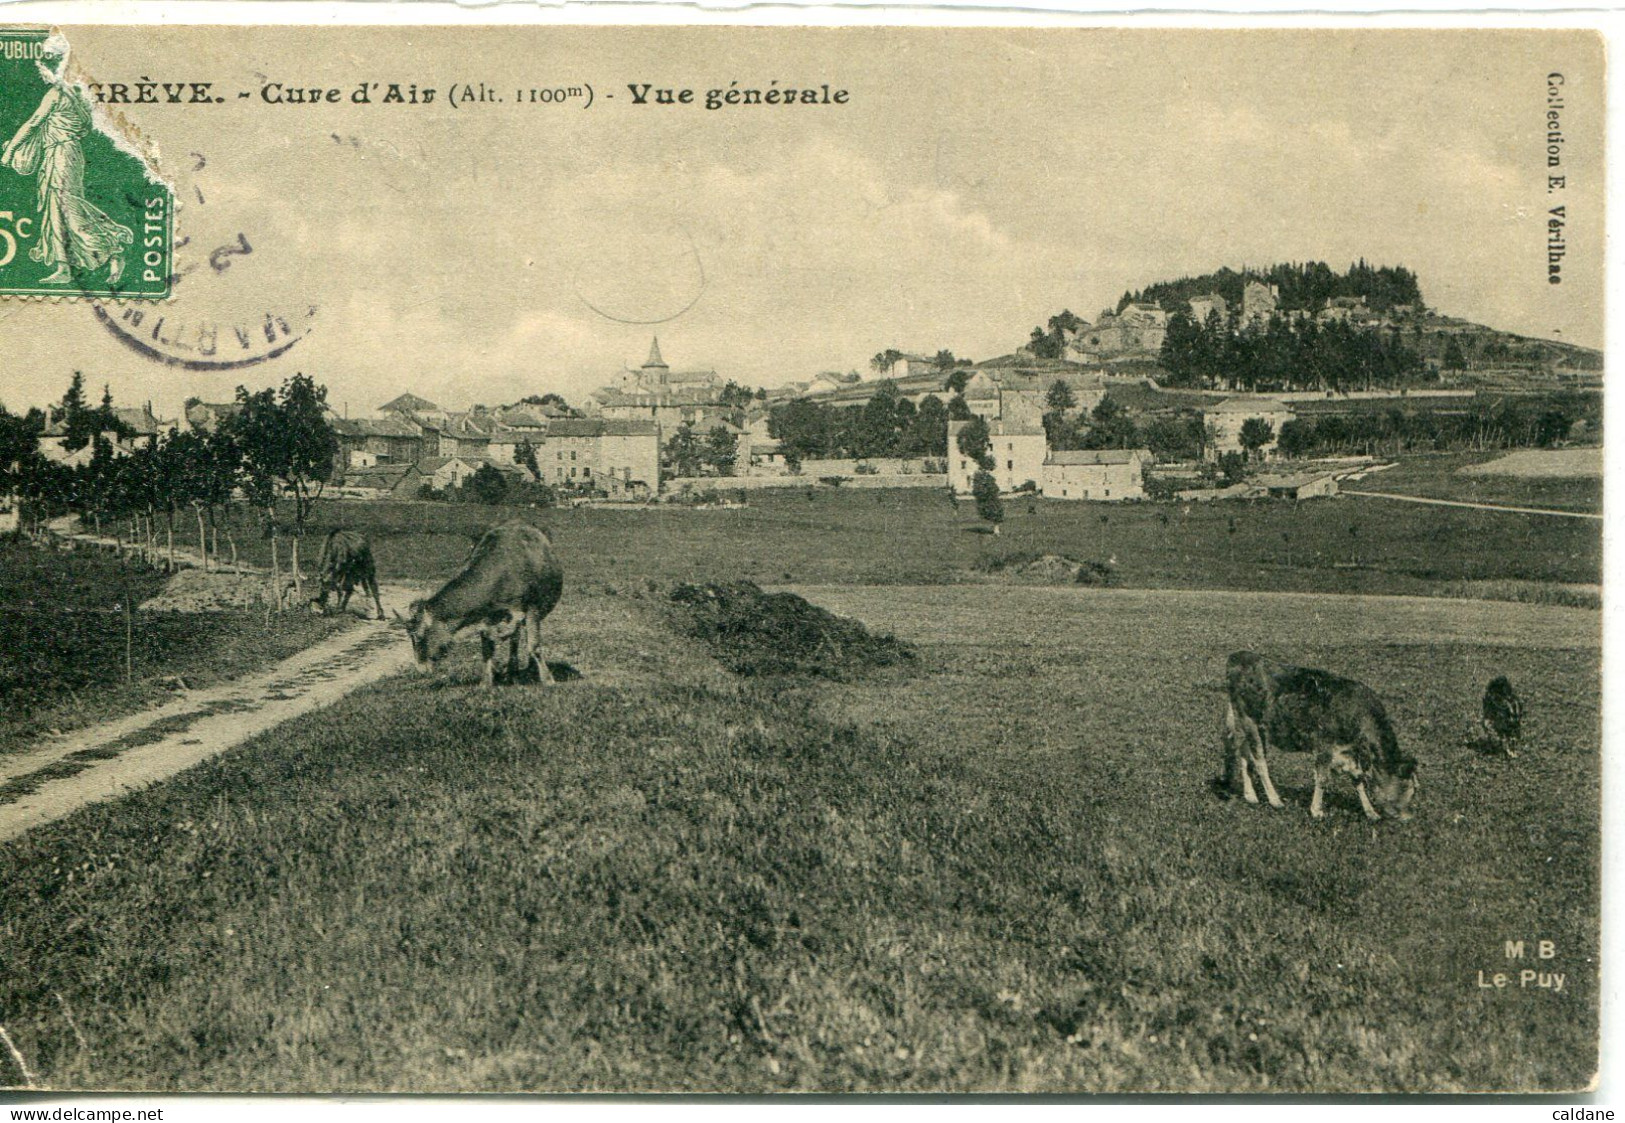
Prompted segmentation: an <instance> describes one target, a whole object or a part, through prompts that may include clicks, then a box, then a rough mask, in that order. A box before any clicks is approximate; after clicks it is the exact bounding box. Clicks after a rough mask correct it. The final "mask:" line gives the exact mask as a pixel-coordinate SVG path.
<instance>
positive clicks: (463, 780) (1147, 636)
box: [0, 497, 1599, 1092]
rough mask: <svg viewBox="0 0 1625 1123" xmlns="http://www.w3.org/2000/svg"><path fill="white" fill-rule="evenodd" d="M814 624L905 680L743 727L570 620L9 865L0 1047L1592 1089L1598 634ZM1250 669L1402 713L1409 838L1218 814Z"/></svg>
mask: <svg viewBox="0 0 1625 1123" xmlns="http://www.w3.org/2000/svg"><path fill="white" fill-rule="evenodd" d="M842 498H843V499H845V498H846V497H842ZM689 517H691V518H693V517H699V515H698V514H695V515H691V516H689ZM564 537H565V538H566V540H567V541H568V540H569V537H568V536H564ZM636 548H637V549H641V548H643V547H641V546H640V547H636ZM749 548H750V547H746V549H749ZM678 561H679V564H680V563H681V558H679V559H678ZM807 592H808V594H809V596H810V597H812V599H814V600H816V601H818V602H820V603H824V604H826V605H828V606H830V607H832V608H835V609H837V610H840V611H845V612H851V613H854V614H856V615H858V616H860V617H863V618H865V619H867V620H868V621H869V622H871V623H872V624H876V625H878V626H880V627H882V628H892V629H895V630H896V631H897V632H898V634H899V635H900V636H902V637H903V638H905V639H909V640H912V641H915V642H916V643H918V644H919V645H920V648H921V651H922V658H921V661H920V662H921V667H920V668H919V669H917V670H914V671H900V670H893V671H884V672H877V673H878V674H879V675H880V676H881V677H879V678H876V679H871V680H868V681H859V682H853V683H847V684H837V685H830V684H823V685H815V684H813V683H811V682H807V681H797V680H791V681H788V682H784V683H781V684H780V685H778V686H769V685H762V684H751V683H749V682H745V681H743V680H735V679H732V678H730V677H729V676H727V675H726V674H723V673H722V672H721V671H720V670H719V669H718V668H717V667H716V664H715V663H714V662H713V661H711V660H710V658H709V657H708V656H707V655H706V654H705V653H704V651H703V650H701V649H699V648H697V647H696V646H694V644H693V642H692V641H689V640H685V639H682V638H680V637H679V636H678V635H676V634H675V633H674V632H672V631H671V630H670V629H669V628H667V627H666V626H665V625H663V624H662V623H661V622H660V618H659V615H658V613H656V612H655V611H654V610H653V609H652V607H651V605H652V603H653V602H651V600H650V599H649V598H648V597H644V598H641V599H632V598H629V597H626V596H624V595H623V596H613V597H612V596H607V595H583V594H582V593H580V592H579V591H578V592H577V593H576V595H574V596H573V597H572V596H567V597H566V600H565V602H564V605H563V606H561V609H560V612H559V614H558V618H557V619H556V620H554V621H550V625H549V650H548V655H549V657H550V658H557V659H563V660H566V661H569V662H571V663H572V664H573V665H575V666H577V667H578V668H579V669H580V670H581V671H582V673H583V674H584V676H585V677H584V679H583V680H582V681H580V682H575V683H570V684H567V685H559V686H555V687H552V688H547V689H539V688H531V689H521V688H514V689H507V690H501V691H498V692H496V693H495V694H494V695H493V694H489V693H485V692H482V691H480V690H479V689H478V688H476V687H474V686H472V685H471V683H472V682H473V681H474V679H475V670H474V667H473V661H472V658H471V657H470V653H468V652H467V651H466V650H465V652H464V654H463V656H462V658H461V660H460V661H459V662H457V663H456V664H454V665H451V666H449V667H448V668H446V669H445V670H444V671H443V672H442V673H439V674H436V675H432V676H422V677H414V678H410V679H405V680H399V681H394V682H386V683H383V684H379V685H378V686H375V687H371V688H367V689H365V690H363V691H361V692H359V693H358V694H356V695H353V696H352V697H351V698H349V699H348V700H346V701H345V702H344V703H341V704H340V705H339V706H338V707H336V708H334V709H333V710H330V711H327V712H325V713H323V714H319V715H313V716H311V717H309V718H304V719H300V720H298V721H296V722H294V723H291V724H289V725H287V726H284V727H282V728H280V729H278V730H276V731H274V732H273V733H271V734H267V735H266V736H263V737H261V738H259V739H257V740H256V741H254V742H251V743H249V744H247V745H245V746H243V747H242V748H240V749H238V750H235V751H233V752H231V753H228V754H226V755H224V756H222V757H220V758H217V759H215V760H213V761H211V762H209V763H208V764H205V765H203V766H200V767H198V768H196V769H194V770H192V771H191V772H189V773H186V774H184V775H182V776H181V777H178V778H177V779H176V780H174V781H172V782H170V783H168V784H166V785H164V786H162V787H160V788H156V789H152V790H148V791H145V792H142V793H138V794H136V795H134V796H131V797H130V798H128V799H126V800H123V801H121V802H120V803H118V804H116V805H107V806H101V807H96V808H91V809H89V810H87V811H85V812H83V813H81V814H79V815H77V816H75V817H74V818H73V819H72V820H70V821H65V822H62V823H59V824H56V825H54V826H52V827H48V828H45V829H42V830H39V831H36V832H34V833H33V834H31V835H28V836H25V837H24V838H22V839H19V840H17V841H16V842H14V843H11V844H8V845H6V846H5V847H3V848H0V940H3V945H0V946H4V947H5V948H6V955H5V956H4V957H0V1016H3V1018H4V1024H5V1025H6V1026H7V1028H8V1030H9V1031H10V1033H11V1035H12V1036H13V1038H15V1039H16V1040H17V1042H18V1044H19V1047H20V1048H21V1049H22V1050H23V1052H24V1054H25V1056H27V1057H28V1058H29V1060H30V1061H31V1063H32V1064H33V1067H34V1068H35V1069H37V1070H38V1071H39V1072H40V1074H41V1076H42V1079H44V1080H46V1081H48V1082H49V1083H51V1084H52V1085H53V1086H56V1087H60V1088H89V1087H102V1088H141V1089H193V1090H228V1089H229V1090H246V1089H261V1090H304V1091H315V1090H372V1089H379V1090H381V1089H393V1090H415V1091H429V1090H448V1091H449V1090H489V1091H496V1090H515V1089H529V1090H589V1089H607V1090H611V1089H612V1090H677V1089H682V1090H695V1091H699V1090H713V1089H725V1090H729V1091H759V1092H765V1091H774V1090H791V1089H799V1090H826V1091H838V1090H863V1089H895V1090H909V1091H912V1090H935V1089H950V1090H971V1089H976V1090H991V1089H1000V1090H1048V1091H1063V1090H1066V1091H1125V1090H1134V1091H1155V1090H1175V1089H1177V1090H1185V1091H1200V1090H1210V1091H1217V1090H1228V1091H1238V1090H1277V1091H1293V1090H1295V1091H1308V1090H1313V1091H1318V1092H1332V1091H1364V1090H1375V1089H1383V1090H1391V1091H1423V1090H1429V1091H1456V1090H1486V1089H1517V1090H1534V1089H1539V1088H1544V1089H1555V1088H1573V1087H1576V1086H1579V1085H1583V1084H1584V1083H1586V1082H1587V1080H1588V1079H1589V1078H1590V1076H1591V1074H1592V1072H1593V1070H1594V1067H1595V1055H1594V1052H1593V1051H1592V1043H1593V1041H1594V1037H1595V1031H1596V1020H1595V1015H1596V995H1597V989H1596V978H1597V976H1596V956H1597V932H1596V916H1597V893H1598V888H1597V877H1598V866H1597V862H1598V854H1597V833H1596V826H1597V814H1596V811H1597V805H1598V804H1597V801H1598V792H1597V785H1598V701H1599V690H1598V683H1599V677H1598V673H1599V672H1598V652H1597V641H1598V635H1597V631H1598V622H1597V615H1596V614H1595V613H1592V612H1585V611H1579V610H1566V609H1554V608H1547V607H1535V606H1525V605H1492V604H1480V603H1472V602H1452V601H1443V600H1439V601H1414V600H1368V601H1361V602H1350V601H1345V600H1339V599H1337V598H1312V597H1274V598H1271V597H1257V596H1247V595H1245V594H1229V593H1202V592H1180V593H1166V592H1164V593H1148V592H1140V591H1115V590H1114V591H1095V590H1077V589H1017V588H1004V587H993V586H979V587H978V586H960V587H954V588H936V589H914V588H908V587H901V586H893V587H885V588H841V589H813V590H807ZM1245 644H1253V645H1257V646H1259V647H1262V648H1264V649H1266V650H1268V651H1270V652H1271V653H1273V654H1276V655H1280V656H1283V657H1288V658H1296V659H1304V660H1310V661H1313V662H1316V663H1320V664H1322V665H1326V666H1329V667H1332V668H1335V669H1337V670H1340V671H1343V672H1346V673H1351V674H1356V675H1359V676H1361V677H1363V678H1365V679H1366V680H1367V681H1369V682H1370V683H1371V684H1372V685H1373V686H1374V687H1376V688H1377V689H1378V690H1379V691H1380V692H1381V693H1382V694H1383V695H1384V697H1385V698H1387V699H1388V700H1389V702H1390V704H1391V712H1392V713H1393V714H1394V717H1395V719H1396V723H1397V726H1398V731H1399V735H1400V737H1401V739H1402V741H1403V743H1404V744H1405V745H1406V746H1408V747H1409V748H1411V749H1412V750H1413V751H1414V752H1415V753H1416V755H1417V756H1418V757H1419V758H1420V761H1421V765H1420V768H1421V772H1420V776H1421V780H1420V784H1421V787H1420V791H1419V795H1418V804H1417V810H1418V818H1417V819H1416V820H1415V821H1413V822H1411V823H1409V824H1405V825H1398V824H1392V823H1384V824H1381V825H1379V826H1376V827H1372V826H1368V825H1366V824H1365V823H1364V822H1363V821H1362V820H1360V819H1358V818H1357V816H1356V814H1355V812H1354V809H1353V804H1352V800H1351V799H1350V798H1349V796H1348V793H1347V792H1346V791H1344V790H1342V789H1341V788H1340V789H1338V791H1337V794H1336V796H1335V798H1334V799H1333V800H1332V801H1331V808H1330V809H1331V812H1332V814H1331V817H1330V818H1329V819H1327V820H1325V821H1322V822H1314V821H1312V820H1310V818H1309V817H1308V813H1307V810H1306V807H1305V802H1306V794H1305V785H1306V777H1305V774H1304V769H1303V768H1302V767H1301V762H1298V761H1293V760H1284V761H1282V762H1281V763H1280V764H1279V765H1278V766H1277V768H1276V775H1277V777H1278V779H1279V780H1280V786H1281V788H1282V791H1283V795H1284V796H1285V797H1286V798H1287V799H1288V800H1289V802H1290V803H1291V807H1290V808H1289V809H1288V810H1286V811H1281V812H1270V811H1268V810H1261V809H1258V808H1254V807H1246V806H1241V805H1238V804H1234V803H1228V802H1224V801H1221V800H1219V799H1218V798H1217V797H1216V796H1215V794H1214V793H1213V791H1212V790H1211V787H1210V780H1211V779H1212V778H1213V777H1215V776H1216V775H1217V773H1218V769H1219V761H1218V757H1217V751H1216V750H1217V729H1218V722H1219V716H1220V713H1221V709H1222V700H1221V695H1220V693H1219V690H1218V682H1219V678H1220V673H1221V667H1222V660H1223V656H1224V654H1225V653H1226V652H1227V651H1228V650H1230V649H1232V648H1234V647H1237V646H1241V645H1245ZM1493 673H1507V674H1509V675H1511V676H1512V677H1513V679H1514V681H1515V682H1516V683H1517V684H1518V686H1519V688H1520V689H1521V690H1522V691H1523V692H1524V695H1525V697H1526V699H1527V700H1528V702H1529V710H1530V722H1529V724H1530V735H1529V744H1528V747H1527V751H1526V752H1525V753H1524V754H1523V756H1522V757H1521V758H1520V759H1519V760H1518V761H1516V762H1512V763H1507V762H1504V761H1501V760H1496V759H1492V758H1489V757H1486V756H1482V755H1479V754H1478V753H1476V752H1474V751H1473V750H1472V749H1471V748H1469V747H1468V746H1467V745H1465V744H1464V743H1463V736H1464V733H1465V731H1466V727H1467V725H1468V723H1469V719H1470V718H1471V716H1472V714H1473V712H1474V707H1475V705H1476V700H1477V692H1478V691H1479V690H1481V689H1482V685H1483V682H1484V681H1485V679H1486V678H1487V677H1488V676H1489V675H1491V674H1493ZM1509 939H1524V940H1530V941H1533V940H1535V939H1550V940H1553V941H1555V943H1556V945H1557V948H1558V952H1559V954H1558V957H1557V958H1556V959H1554V960H1549V961H1545V962H1544V963H1541V964H1540V965H1539V966H1540V967H1541V969H1542V970H1543V971H1547V972H1562V973H1563V974H1564V976H1565V984H1564V989H1563V990H1562V991H1560V992H1556V991H1554V990H1552V989H1544V990H1542V989H1538V988H1535V987H1531V988H1528V989H1522V988H1518V987H1516V986H1514V987H1513V988H1512V989H1509V990H1503V991H1495V990H1488V991H1486V990H1481V989H1479V988H1478V987H1477V986H1476V985H1475V979H1476V974H1475V973H1476V972H1477V971H1478V970H1479V969H1485V970H1486V971H1488V972H1490V973H1491V974H1493V973H1494V972H1495V971H1498V970H1507V969H1508V963H1507V961H1506V959H1505V957H1504V955H1503V953H1502V948H1503V941H1505V940H1509ZM1531 954H1532V953H1531ZM70 1016H71V1018H72V1022H71V1023H70V1021H69V1018H70Z"/></svg>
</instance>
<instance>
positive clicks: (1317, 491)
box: [1248, 472, 1337, 500]
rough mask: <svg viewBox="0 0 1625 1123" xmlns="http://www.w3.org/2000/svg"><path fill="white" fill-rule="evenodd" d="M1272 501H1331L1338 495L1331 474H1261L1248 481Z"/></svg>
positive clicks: (1334, 480) (1333, 477)
mask: <svg viewBox="0 0 1625 1123" xmlns="http://www.w3.org/2000/svg"><path fill="white" fill-rule="evenodd" d="M1248 482H1249V483H1251V484H1252V485H1253V486H1255V487H1257V488H1259V489H1260V490H1261V491H1262V492H1263V493H1264V494H1265V495H1268V496H1269V497H1270V498H1271V499H1292V500H1298V499H1329V498H1331V497H1332V496H1334V495H1336V494H1337V477H1336V476H1335V475H1334V474H1332V473H1330V472H1294V473H1260V474H1259V475H1257V476H1255V477H1253V479H1252V480H1250V481H1248Z"/></svg>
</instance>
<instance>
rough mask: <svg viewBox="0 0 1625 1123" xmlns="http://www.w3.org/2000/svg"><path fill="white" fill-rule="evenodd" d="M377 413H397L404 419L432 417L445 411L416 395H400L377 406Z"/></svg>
mask: <svg viewBox="0 0 1625 1123" xmlns="http://www.w3.org/2000/svg"><path fill="white" fill-rule="evenodd" d="M378 412H379V413H386V414H387V413H398V414H401V415H403V416H406V417H419V416H422V417H434V416H436V415H439V414H442V413H444V412H445V411H443V410H442V409H441V408H440V407H439V406H437V405H435V404H434V403H433V402H431V401H429V400H428V399H427V398H420V397H418V396H417V395H416V394H402V395H401V396H400V397H398V398H391V399H390V400H389V401H387V402H385V403H384V404H383V405H381V406H379V407H378Z"/></svg>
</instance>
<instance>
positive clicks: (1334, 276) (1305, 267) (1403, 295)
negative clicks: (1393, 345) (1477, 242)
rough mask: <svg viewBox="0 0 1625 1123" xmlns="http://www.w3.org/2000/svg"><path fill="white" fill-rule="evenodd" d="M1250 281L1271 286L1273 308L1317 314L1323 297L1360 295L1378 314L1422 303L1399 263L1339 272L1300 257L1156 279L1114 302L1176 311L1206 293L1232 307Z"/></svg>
mask: <svg viewBox="0 0 1625 1123" xmlns="http://www.w3.org/2000/svg"><path fill="white" fill-rule="evenodd" d="M1249 281H1258V282H1260V283H1262V284H1266V285H1274V286H1275V288H1276V290H1277V302H1278V304H1277V306H1278V307H1280V308H1283V309H1303V310H1304V311H1309V312H1318V311H1319V310H1320V309H1321V308H1324V307H1325V306H1326V302H1327V301H1328V300H1332V299H1335V298H1338V297H1359V298H1362V299H1363V300H1364V301H1365V303H1366V306H1367V307H1368V308H1371V309H1373V310H1375V311H1379V312H1383V311H1387V310H1388V309H1390V308H1393V307H1394V306H1396V305H1404V304H1408V305H1410V306H1411V307H1413V308H1414V309H1416V310H1417V311H1421V310H1422V307H1423V306H1422V287H1421V285H1420V283H1419V282H1418V281H1417V279H1416V274H1415V273H1412V272H1411V271H1410V270H1409V269H1406V268H1405V267H1404V266H1402V265H1371V264H1369V263H1368V262H1366V260H1365V259H1364V258H1361V259H1360V260H1359V261H1357V262H1355V263H1353V264H1352V265H1350V266H1349V267H1348V270H1347V271H1346V272H1343V273H1339V272H1337V271H1336V270H1335V269H1333V268H1332V267H1331V266H1329V265H1327V264H1326V263H1325V262H1324V261H1305V262H1285V263H1281V264H1277V265H1271V266H1270V267H1269V268H1267V269H1246V270H1242V271H1240V272H1238V271H1236V270H1234V269H1230V268H1228V267H1226V268H1223V269H1219V270H1217V271H1215V272H1212V273H1204V274H1202V275H1201V276H1199V277H1181V278H1179V279H1178V280H1174V281H1159V282H1158V283H1156V284H1154V285H1147V286H1146V287H1145V288H1143V289H1140V290H1138V291H1136V292H1125V293H1124V294H1123V296H1122V298H1121V299H1120V300H1119V301H1118V302H1117V310H1118V311H1119V312H1121V311H1122V310H1123V309H1124V308H1126V307H1127V306H1128V305H1130V304H1156V305H1158V306H1160V307H1162V308H1163V309H1165V310H1166V311H1168V312H1170V313H1172V312H1178V311H1181V310H1183V309H1186V308H1188V307H1189V306H1190V302H1191V300H1192V299H1194V298H1195V297H1198V296H1207V295H1209V294H1210V293H1217V294H1218V295H1219V296H1222V297H1224V299H1225V303H1227V304H1229V305H1231V306H1232V307H1234V306H1236V305H1239V304H1240V303H1241V300H1242V294H1243V293H1244V291H1245V290H1246V287H1247V283H1248V282H1249Z"/></svg>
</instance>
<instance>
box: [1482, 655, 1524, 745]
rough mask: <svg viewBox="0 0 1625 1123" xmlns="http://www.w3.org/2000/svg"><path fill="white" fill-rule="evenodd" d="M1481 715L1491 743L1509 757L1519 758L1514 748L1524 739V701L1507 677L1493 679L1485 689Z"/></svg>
mask: <svg viewBox="0 0 1625 1123" xmlns="http://www.w3.org/2000/svg"><path fill="white" fill-rule="evenodd" d="M1481 713H1482V715H1483V722H1484V732H1485V733H1486V734H1488V735H1489V738H1490V741H1491V742H1493V743H1494V744H1495V746H1496V747H1497V748H1499V749H1500V750H1501V751H1502V752H1504V753H1506V755H1507V756H1509V757H1515V756H1517V755H1518V754H1517V753H1516V752H1514V751H1513V748H1512V747H1513V746H1514V745H1516V744H1517V743H1518V742H1519V741H1520V740H1522V738H1523V700H1522V699H1520V698H1519V697H1518V692H1517V691H1516V690H1514V689H1512V683H1511V682H1509V681H1508V680H1507V677H1506V676H1505V675H1501V676H1499V677H1497V678H1494V679H1491V680H1490V684H1489V685H1488V686H1487V687H1485V688H1484V703H1483V706H1482V709H1481Z"/></svg>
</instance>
